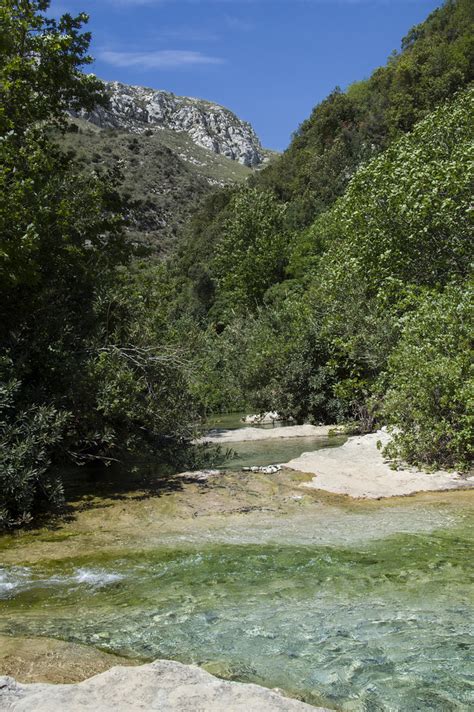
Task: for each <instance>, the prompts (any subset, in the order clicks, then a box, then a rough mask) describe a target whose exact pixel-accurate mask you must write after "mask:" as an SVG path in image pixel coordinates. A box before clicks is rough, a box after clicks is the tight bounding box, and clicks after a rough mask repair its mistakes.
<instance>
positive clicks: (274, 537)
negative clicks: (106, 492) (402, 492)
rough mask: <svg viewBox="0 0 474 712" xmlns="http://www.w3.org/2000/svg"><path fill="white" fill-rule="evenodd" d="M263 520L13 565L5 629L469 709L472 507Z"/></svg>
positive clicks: (372, 705) (3, 583) (1, 625)
mask: <svg viewBox="0 0 474 712" xmlns="http://www.w3.org/2000/svg"><path fill="white" fill-rule="evenodd" d="M335 511H336V510H335ZM266 516H267V518H266V519H265V520H264V521H263V520H262V521H261V522H260V526H253V524H254V522H253V520H252V519H250V518H248V519H246V518H245V517H244V516H243V517H241V519H240V520H239V525H238V526H237V527H236V526H233V527H230V526H229V527H227V528H226V525H224V524H223V525H222V527H221V528H220V529H216V530H215V532H213V531H209V532H208V533H207V536H206V537H205V538H204V539H203V540H200V538H199V536H198V535H196V537H195V538H193V537H190V538H188V539H185V538H183V537H179V536H174V537H172V536H170V537H168V538H167V539H166V541H165V540H164V542H163V545H162V546H161V547H159V548H156V549H154V550H153V551H151V552H150V551H149V552H146V553H144V552H139V551H124V553H123V555H122V556H120V557H117V556H113V557H110V556H95V557H88V558H83V559H74V560H71V559H69V560H68V559H66V560H63V561H59V562H55V563H54V564H53V563H44V564H38V565H34V566H16V567H15V566H13V567H12V566H10V567H3V569H1V570H0V598H1V600H0V633H6V634H13V635H44V636H51V637H60V638H63V639H66V640H71V641H79V642H84V643H89V644H93V645H97V646H100V647H102V648H104V649H107V650H111V651H114V652H116V653H120V654H123V655H128V656H135V657H141V658H144V659H152V658H157V657H165V658H173V659H178V660H181V661H183V662H187V663H190V662H193V663H198V664H200V665H205V666H208V668H209V669H210V670H211V671H212V672H214V673H217V674H220V675H222V676H224V677H228V678H231V679H237V680H241V681H251V682H257V683H259V684H262V685H266V686H270V687H280V688H282V689H283V690H285V691H287V693H289V694H291V695H294V696H297V697H299V698H301V699H304V700H306V701H307V702H310V703H313V704H318V703H319V704H323V703H324V704H326V705H327V706H329V707H334V708H335V709H342V710H347V711H356V712H359V711H361V712H362V711H364V712H376V711H379V710H387V711H390V712H392V711H394V712H396V711H398V710H400V712H401V711H402V710H403V711H404V712H411V711H415V710H435V711H437V712H438V711H439V712H449V711H450V710H463V711H466V712H467V710H470V709H473V706H474V696H473V686H474V676H473V669H472V665H471V663H472V647H471V646H472V642H473V630H472V621H473V616H472V613H473V610H472V602H473V601H472V587H471V586H472V567H471V552H472V531H473V529H472V517H471V515H470V513H469V510H465V509H461V510H459V511H458V510H457V509H456V506H455V505H453V506H448V505H446V506H443V507H433V506H431V507H428V506H425V505H419V506H415V505H413V503H410V504H407V505H403V506H402V505H400V506H398V507H394V508H390V509H380V510H378V509H372V510H370V509H368V510H367V511H366V510H363V511H361V512H359V513H357V512H352V513H351V512H344V511H342V510H339V512H338V513H337V511H336V514H335V513H334V511H331V512H328V511H326V508H325V507H323V506H321V508H320V513H319V514H318V511H317V510H316V509H314V510H313V509H312V510H311V512H303V513H301V514H300V515H298V516H296V517H295V516H292V515H286V516H282V517H278V516H272V515H271V514H268V515H266ZM331 522H333V523H334V524H333V526H334V530H332V529H331ZM246 523H248V527H249V530H248V531H247V528H246V527H247V524H246ZM165 543H166V546H165V545H164V544H165Z"/></svg>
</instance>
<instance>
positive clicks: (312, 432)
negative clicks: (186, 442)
mask: <svg viewBox="0 0 474 712" xmlns="http://www.w3.org/2000/svg"><path fill="white" fill-rule="evenodd" d="M334 427H335V426H334V425H309V424H305V425H282V426H281V427H280V426H276V427H275V428H271V429H270V428H252V427H250V428H238V429H237V430H224V429H223V430H219V429H217V428H216V429H214V430H210V431H209V432H208V433H206V435H204V436H203V437H202V438H199V440H198V442H199V443H238V442H239V443H240V442H248V441H251V440H275V439H279V438H311V437H319V436H320V437H327V436H328V435H329V432H330V431H331V430H334Z"/></svg>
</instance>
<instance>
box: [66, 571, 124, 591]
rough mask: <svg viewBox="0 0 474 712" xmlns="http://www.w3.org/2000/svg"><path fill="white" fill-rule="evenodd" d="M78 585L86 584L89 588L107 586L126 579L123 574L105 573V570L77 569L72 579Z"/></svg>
mask: <svg viewBox="0 0 474 712" xmlns="http://www.w3.org/2000/svg"><path fill="white" fill-rule="evenodd" d="M72 578H73V580H74V581H76V582H77V583H85V584H87V585H89V586H98V587H100V586H107V585H108V584H110V583H115V582H116V581H121V580H122V579H123V578H125V577H124V576H123V575H122V574H118V573H115V572H108V571H104V570H103V569H86V568H81V569H76V572H75V574H74V576H73V577H72Z"/></svg>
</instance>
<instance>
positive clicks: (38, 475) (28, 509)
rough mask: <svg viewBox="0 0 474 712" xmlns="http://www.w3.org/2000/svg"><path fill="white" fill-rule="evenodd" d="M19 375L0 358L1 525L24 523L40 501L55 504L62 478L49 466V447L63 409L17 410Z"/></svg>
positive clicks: (58, 433) (58, 501) (56, 440)
mask: <svg viewBox="0 0 474 712" xmlns="http://www.w3.org/2000/svg"><path fill="white" fill-rule="evenodd" d="M19 389H20V383H19V381H17V380H15V378H14V377H13V375H12V364H11V362H10V361H9V360H8V359H7V358H6V357H3V359H1V360H0V527H2V526H3V527H5V526H8V525H12V524H25V523H26V522H28V521H29V520H30V519H31V518H32V515H33V513H34V511H35V510H36V509H38V507H39V506H41V504H42V503H46V504H47V505H48V506H57V505H60V504H61V503H62V501H63V490H62V486H61V482H60V480H59V478H58V477H56V476H55V475H54V474H53V473H52V471H51V455H50V453H51V450H52V448H54V447H55V446H57V444H58V443H59V442H60V440H61V438H62V435H63V431H64V427H65V425H66V422H67V418H68V416H67V414H66V413H60V412H58V411H57V410H56V409H55V408H53V407H46V406H40V405H31V406H30V407H29V408H28V409H27V410H18V409H17V408H16V404H15V398H16V396H17V394H18V391H19Z"/></svg>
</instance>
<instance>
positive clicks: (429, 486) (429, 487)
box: [285, 431, 474, 499]
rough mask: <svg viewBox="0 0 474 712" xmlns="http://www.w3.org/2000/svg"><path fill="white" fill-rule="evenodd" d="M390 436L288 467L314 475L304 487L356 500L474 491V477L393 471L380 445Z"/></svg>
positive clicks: (351, 443)
mask: <svg viewBox="0 0 474 712" xmlns="http://www.w3.org/2000/svg"><path fill="white" fill-rule="evenodd" d="M389 439H390V436H389V435H388V434H387V433H386V432H384V431H378V432H377V433H371V434H370V435H363V436H359V437H353V438H349V440H348V441H347V442H346V443H345V444H344V445H342V446H341V447H338V448H325V449H323V450H316V451H315V452H306V453H303V454H302V455H301V456H300V457H297V458H295V459H294V460H291V461H290V462H288V463H286V464H285V467H287V468H290V469H292V470H298V471H300V472H305V473H307V474H312V475H315V476H314V477H313V479H312V480H311V481H310V482H304V483H302V484H301V485H300V486H301V487H309V488H311V489H319V490H325V491H326V492H332V493H334V494H345V495H349V496H350V497H354V498H364V499H380V498H382V497H400V496H403V495H409V494H414V493H416V492H428V491H437V490H438V491H443V490H455V489H469V488H474V476H471V477H463V476H460V475H459V474H457V473H452V472H445V471H442V470H441V471H437V472H432V473H427V472H421V471H419V470H416V469H414V468H410V469H401V470H393V469H391V467H390V463H389V462H388V461H387V460H385V458H384V457H383V455H382V453H381V451H380V450H379V449H378V448H377V443H378V442H380V443H382V446H383V445H385V444H386V443H387V442H388V441H389Z"/></svg>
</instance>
